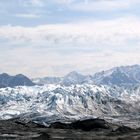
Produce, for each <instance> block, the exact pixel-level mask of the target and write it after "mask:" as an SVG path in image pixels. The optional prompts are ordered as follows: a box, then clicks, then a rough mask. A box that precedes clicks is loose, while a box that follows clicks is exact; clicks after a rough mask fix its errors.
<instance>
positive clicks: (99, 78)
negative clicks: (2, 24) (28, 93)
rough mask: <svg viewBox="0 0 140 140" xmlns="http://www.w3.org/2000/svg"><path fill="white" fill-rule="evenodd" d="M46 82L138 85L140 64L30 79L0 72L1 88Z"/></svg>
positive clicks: (43, 83) (65, 84) (66, 84)
mask: <svg viewBox="0 0 140 140" xmlns="http://www.w3.org/2000/svg"><path fill="white" fill-rule="evenodd" d="M45 84H60V85H64V86H70V85H76V84H79V85H82V84H96V85H118V86H124V85H125V86H129V85H137V84H140V65H132V66H120V67H114V68H112V69H109V70H106V71H101V72H98V73H95V74H93V75H83V74H80V73H78V72H76V71H72V72H70V73H68V74H67V75H65V76H64V77H44V78H34V79H29V78H28V77H27V76H25V75H22V74H18V75H15V76H10V75H8V74H7V73H3V74H0V88H4V87H15V86H34V85H45Z"/></svg>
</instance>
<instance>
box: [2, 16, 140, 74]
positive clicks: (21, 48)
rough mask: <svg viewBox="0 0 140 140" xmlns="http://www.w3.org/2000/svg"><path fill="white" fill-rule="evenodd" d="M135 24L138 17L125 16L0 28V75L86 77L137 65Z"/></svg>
mask: <svg viewBox="0 0 140 140" xmlns="http://www.w3.org/2000/svg"><path fill="white" fill-rule="evenodd" d="M139 25H140V20H139V19H138V18H136V17H127V18H126V17H125V18H119V19H115V20H114V19H113V20H99V21H86V22H83V21H81V22H76V23H65V24H48V25H40V26H36V27H22V26H12V25H6V26H0V41H1V45H0V50H1V52H2V53H1V54H0V57H1V59H0V64H1V68H0V72H10V73H13V74H15V73H25V74H27V75H30V76H32V77H38V76H46V75H56V76H60V75H61V76H63V75H64V74H65V73H67V72H69V71H72V70H77V71H80V72H82V73H86V74H87V73H94V72H97V71H99V70H103V69H107V68H110V67H113V66H119V65H126V64H127V65H128V64H136V63H138V64H140V61H139V60H140V55H139V53H140V47H139V45H140V29H139ZM15 68H16V69H15Z"/></svg>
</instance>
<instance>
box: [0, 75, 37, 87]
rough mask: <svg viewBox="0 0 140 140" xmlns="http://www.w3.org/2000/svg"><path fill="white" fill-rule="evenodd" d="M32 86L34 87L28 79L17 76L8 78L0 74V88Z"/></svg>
mask: <svg viewBox="0 0 140 140" xmlns="http://www.w3.org/2000/svg"><path fill="white" fill-rule="evenodd" d="M24 85H25V86H33V85H35V84H34V83H33V82H32V81H31V80H30V79H29V78H28V77H26V76H24V75H22V74H18V75H15V76H10V75H8V74H7V73H3V74H0V88H2V87H14V86H24Z"/></svg>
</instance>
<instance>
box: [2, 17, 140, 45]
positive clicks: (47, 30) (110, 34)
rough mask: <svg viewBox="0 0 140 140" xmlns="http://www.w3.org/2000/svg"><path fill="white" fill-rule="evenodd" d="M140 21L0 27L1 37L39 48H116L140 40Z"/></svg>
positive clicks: (101, 21) (122, 19)
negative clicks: (41, 46) (68, 46)
mask: <svg viewBox="0 0 140 140" xmlns="http://www.w3.org/2000/svg"><path fill="white" fill-rule="evenodd" d="M139 24H140V20H139V19H137V18H120V19H115V20H99V21H89V22H82V21H81V22H77V23H68V24H67V23H66V24H51V25H40V26H36V27H22V26H11V25H8V26H1V27H0V37H1V38H6V39H8V40H11V41H12V42H16V41H18V42H20V41H21V42H28V43H31V44H36V45H41V44H44V43H48V44H50V45H53V44H54V45H55V44H56V45H57V46H59V45H62V44H72V45H73V44H74V45H76V44H77V45H81V44H83V45H82V46H86V45H88V46H89V45H90V46H92V45H96V46H98V45H99V46H102V45H103V46H119V45H125V44H127V42H129V41H130V42H133V40H134V41H137V42H139V40H140V29H139Z"/></svg>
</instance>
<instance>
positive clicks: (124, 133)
mask: <svg viewBox="0 0 140 140" xmlns="http://www.w3.org/2000/svg"><path fill="white" fill-rule="evenodd" d="M85 130H86V131H85ZM139 132H140V129H131V128H129V127H125V126H118V125H115V124H111V123H108V122H106V121H104V120H101V119H89V120H83V121H76V122H73V123H71V124H64V123H60V122H55V123H53V124H51V125H50V127H49V128H46V127H44V126H42V125H39V124H36V123H33V122H28V123H25V122H24V121H21V120H19V119H18V118H17V119H10V120H1V121H0V139H1V140H12V139H14V140H20V139H22V140H29V139H32V140H64V139H65V140H93V139H95V140H129V139H130V140H134V139H135V140H139V139H140V133H139Z"/></svg>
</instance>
